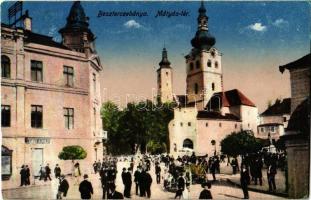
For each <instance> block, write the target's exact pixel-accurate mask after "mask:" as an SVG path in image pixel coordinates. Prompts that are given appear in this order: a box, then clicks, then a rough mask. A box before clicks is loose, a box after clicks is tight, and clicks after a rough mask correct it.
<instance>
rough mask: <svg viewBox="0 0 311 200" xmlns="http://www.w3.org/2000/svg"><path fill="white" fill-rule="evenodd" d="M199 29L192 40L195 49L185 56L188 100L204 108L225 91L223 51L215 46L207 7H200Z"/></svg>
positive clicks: (200, 108)
mask: <svg viewBox="0 0 311 200" xmlns="http://www.w3.org/2000/svg"><path fill="white" fill-rule="evenodd" d="M197 20H198V30H197V32H196V35H195V37H194V38H193V39H192V40H191V44H192V46H193V49H192V50H191V52H190V53H189V54H188V55H187V56H185V58H186V66H187V68H186V71H187V94H188V102H189V103H191V102H196V105H197V108H198V109H199V110H202V109H203V108H204V107H205V106H206V104H207V103H208V101H209V100H210V98H211V97H212V95H213V94H214V93H215V92H221V91H223V86H222V68H221V53H220V52H218V50H217V49H216V48H214V47H213V46H214V44H215V43H216V40H215V38H214V37H213V36H212V35H210V33H209V32H208V24H207V23H208V17H207V16H206V9H205V7H204V5H203V2H202V4H201V7H200V8H199V16H198V18H197Z"/></svg>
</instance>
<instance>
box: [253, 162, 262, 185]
mask: <svg viewBox="0 0 311 200" xmlns="http://www.w3.org/2000/svg"><path fill="white" fill-rule="evenodd" d="M262 166H263V162H262V159H261V158H260V157H257V158H256V160H255V165H254V167H255V169H254V172H255V185H257V180H258V179H259V184H260V185H262Z"/></svg>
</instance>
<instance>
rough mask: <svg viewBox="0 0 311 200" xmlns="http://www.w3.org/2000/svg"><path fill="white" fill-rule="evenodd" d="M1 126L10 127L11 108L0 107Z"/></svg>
mask: <svg viewBox="0 0 311 200" xmlns="http://www.w3.org/2000/svg"><path fill="white" fill-rule="evenodd" d="M1 126H2V127H10V126H11V106H7V105H1Z"/></svg>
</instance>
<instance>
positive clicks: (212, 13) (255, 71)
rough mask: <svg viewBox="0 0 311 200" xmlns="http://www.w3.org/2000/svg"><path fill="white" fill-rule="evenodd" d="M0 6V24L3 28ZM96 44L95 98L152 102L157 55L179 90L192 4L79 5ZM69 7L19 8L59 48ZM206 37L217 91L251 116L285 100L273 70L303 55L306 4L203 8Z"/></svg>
mask: <svg viewBox="0 0 311 200" xmlns="http://www.w3.org/2000/svg"><path fill="white" fill-rule="evenodd" d="M12 4H13V2H4V3H2V4H1V21H2V22H8V18H7V9H8V7H10V6H11V5H12ZM81 4H82V6H83V8H84V10H85V13H86V15H87V16H88V17H89V18H90V20H89V22H90V29H91V30H92V32H93V33H94V35H95V36H96V49H97V52H98V54H99V56H100V58H101V61H102V65H103V73H102V77H101V84H102V97H103V100H104V101H106V100H108V99H110V100H113V101H115V102H117V103H121V104H123V105H124V104H125V103H126V96H129V95H130V96H131V97H130V101H131V100H133V98H134V96H133V95H135V96H136V97H137V98H139V99H143V98H144V97H145V98H148V99H151V98H152V92H154V89H155V88H156V69H158V67H159V66H158V63H159V62H160V60H161V51H162V48H163V47H164V45H165V47H166V49H167V50H168V57H169V60H170V62H171V66H172V68H173V91H174V93H175V94H184V93H185V90H186V65H185V58H184V56H185V55H187V54H188V53H189V52H190V51H191V48H192V47H191V43H190V41H191V39H192V38H193V37H194V35H195V32H196V30H197V21H196V18H197V16H198V8H199V6H200V2H199V1H178V2H173V1H153V2H143V1H140V2H133V1H130V2H117V1H100V2H98V1H87V2H86V1H82V3H81ZM71 5H72V2H59V1H57V2H30V1H25V2H24V10H26V9H28V10H29V14H30V16H31V17H32V20H33V21H32V26H33V29H32V30H33V31H34V32H37V33H41V34H45V35H49V36H52V37H53V38H54V40H56V41H61V36H60V34H59V33H58V30H59V29H60V28H62V27H63V26H64V25H65V24H66V17H67V16H68V14H69V10H70V7H71ZM205 7H206V9H207V15H208V17H209V21H208V26H209V31H210V33H211V34H212V35H213V36H214V37H215V38H216V44H215V47H216V48H217V49H218V50H219V51H220V52H221V53H222V54H223V56H222V68H223V82H224V89H225V90H230V89H234V88H237V89H239V90H240V91H241V92H242V93H244V94H245V95H246V96H247V97H248V98H249V99H250V100H252V101H253V102H254V103H255V104H256V105H257V107H258V108H259V111H260V112H262V111H264V110H265V109H266V106H267V103H268V101H274V100H275V99H276V98H286V97H290V79H289V73H288V71H287V72H285V73H284V74H281V73H280V72H279V69H278V67H279V66H280V65H284V64H287V63H289V62H291V61H294V60H296V59H298V58H300V57H302V56H304V55H306V54H307V53H309V52H310V30H311V28H310V21H311V20H310V18H311V12H310V11H311V4H310V3H308V2H298V1H295V2H284V1H279V2H272V1H268V2H266V1H250V2H235V1H227V2H224V1H207V2H205ZM161 10H163V11H169V12H172V11H177V12H181V11H184V12H186V13H188V15H187V16H171V17H155V16H156V14H157V12H158V11H161ZM100 11H103V12H112V11H116V12H117V11H132V12H134V11H136V12H139V13H146V16H140V17H139V16H132V17H124V16H102V17H99V16H98V14H99V12H100Z"/></svg>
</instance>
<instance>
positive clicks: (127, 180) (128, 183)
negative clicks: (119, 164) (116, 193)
mask: <svg viewBox="0 0 311 200" xmlns="http://www.w3.org/2000/svg"><path fill="white" fill-rule="evenodd" d="M124 186H125V188H124V196H125V197H126V198H131V188H132V174H131V168H128V169H127V172H126V173H125V177H124Z"/></svg>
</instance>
